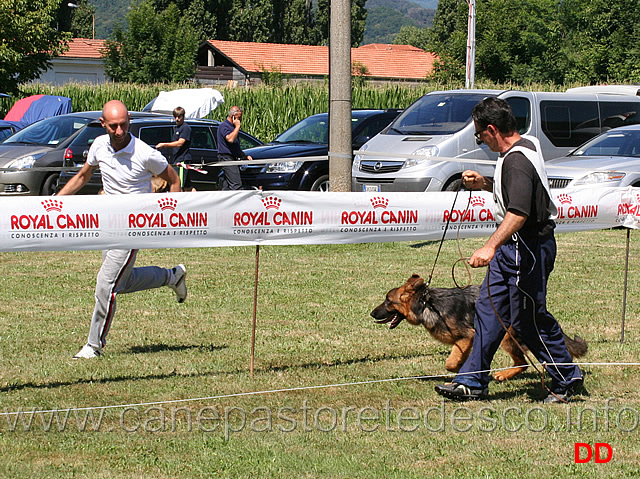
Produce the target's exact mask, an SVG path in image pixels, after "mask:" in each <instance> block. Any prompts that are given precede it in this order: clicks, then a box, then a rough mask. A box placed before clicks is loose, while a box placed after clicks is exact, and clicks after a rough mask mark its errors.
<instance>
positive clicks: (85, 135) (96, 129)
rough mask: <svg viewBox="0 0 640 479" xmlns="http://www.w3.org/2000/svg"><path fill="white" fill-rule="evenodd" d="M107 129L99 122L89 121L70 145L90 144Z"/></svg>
mask: <svg viewBox="0 0 640 479" xmlns="http://www.w3.org/2000/svg"><path fill="white" fill-rule="evenodd" d="M106 133H107V131H106V130H105V129H104V127H103V126H102V125H101V124H100V123H89V124H88V125H87V127H86V128H84V129H83V130H82V131H81V132H80V133H78V135H77V136H76V137H75V138H74V139H73V140H72V141H71V145H70V146H76V145H89V146H90V145H91V144H92V143H93V140H95V139H96V138H97V137H99V136H100V135H104V134H106Z"/></svg>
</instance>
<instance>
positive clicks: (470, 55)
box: [464, 0, 476, 88]
mask: <svg viewBox="0 0 640 479" xmlns="http://www.w3.org/2000/svg"><path fill="white" fill-rule="evenodd" d="M467 4H468V5H469V19H468V22H467V71H466V74H465V81H464V85H465V88H473V85H474V83H475V76H476V0H467Z"/></svg>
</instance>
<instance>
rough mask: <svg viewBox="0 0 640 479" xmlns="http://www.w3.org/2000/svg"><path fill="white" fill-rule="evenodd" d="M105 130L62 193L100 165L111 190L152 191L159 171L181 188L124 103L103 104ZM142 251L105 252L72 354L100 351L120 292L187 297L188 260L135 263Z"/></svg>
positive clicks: (75, 188) (110, 192)
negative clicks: (162, 290) (138, 133)
mask: <svg viewBox="0 0 640 479" xmlns="http://www.w3.org/2000/svg"><path fill="white" fill-rule="evenodd" d="M100 122H101V123H102V126H103V127H104V128H105V130H106V131H107V134H106V135H102V136H99V137H98V138H96V139H95V141H94V142H93V144H92V145H91V148H90V149H89V155H88V157H87V161H86V162H85V164H84V165H83V167H82V168H81V169H80V171H78V173H76V175H75V176H74V177H73V178H72V179H71V180H70V181H69V182H68V183H67V184H66V185H65V186H64V188H62V190H60V192H59V193H58V195H59V196H60V195H72V194H74V193H76V192H77V191H78V190H80V188H82V187H83V186H84V185H85V184H86V183H87V182H88V181H89V179H91V175H92V174H93V172H94V170H95V169H96V168H98V167H100V172H101V174H102V185H103V188H104V192H105V194H107V195H125V194H140V193H151V177H152V176H153V175H156V176H159V177H160V178H162V179H164V180H165V181H166V182H167V183H168V184H169V191H171V192H178V191H180V179H179V178H178V174H177V173H176V172H175V170H174V169H173V168H172V167H170V166H169V164H168V163H167V160H166V159H165V158H164V156H162V155H161V154H160V153H159V152H158V151H157V150H154V149H153V148H151V147H150V146H149V145H147V144H146V143H144V142H143V141H141V140H139V139H137V138H136V137H134V136H133V135H131V133H129V112H128V110H127V107H126V106H125V105H124V103H122V102H120V101H118V100H112V101H109V102H107V103H105V105H104V107H103V109H102V117H101V118H100ZM137 253H138V250H123V249H111V250H105V251H103V252H102V266H101V268H100V271H99V272H98V278H97V280H96V294H95V297H96V304H95V309H94V311H93V317H92V319H91V327H90V330H89V338H88V340H87V344H85V345H84V346H83V347H82V349H81V350H80V351H78V353H77V354H76V355H75V356H73V358H74V359H90V358H96V357H99V356H101V355H102V351H103V348H104V347H105V346H106V344H107V334H108V333H109V328H110V327H111V322H112V320H113V317H114V314H115V312H116V296H117V295H118V294H120V293H122V294H124V293H132V292H134V291H142V290H145V289H151V288H159V287H161V286H168V287H169V288H171V289H172V290H173V291H174V292H175V294H176V298H177V300H178V302H179V303H182V302H184V300H185V298H186V297H187V287H186V284H185V277H186V274H187V271H186V269H185V267H184V265H182V264H179V265H178V266H176V267H174V268H171V269H167V268H160V267H158V266H147V267H144V268H134V263H135V260H136V255H137Z"/></svg>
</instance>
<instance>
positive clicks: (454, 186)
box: [444, 178, 464, 192]
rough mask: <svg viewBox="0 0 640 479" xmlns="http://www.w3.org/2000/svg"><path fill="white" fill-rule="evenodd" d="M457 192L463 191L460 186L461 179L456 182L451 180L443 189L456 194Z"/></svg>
mask: <svg viewBox="0 0 640 479" xmlns="http://www.w3.org/2000/svg"><path fill="white" fill-rule="evenodd" d="M458 190H464V187H463V186H462V179H461V178H458V179H456V180H452V181H451V182H449V184H448V185H447V186H446V187H445V188H444V191H453V192H456V191H458Z"/></svg>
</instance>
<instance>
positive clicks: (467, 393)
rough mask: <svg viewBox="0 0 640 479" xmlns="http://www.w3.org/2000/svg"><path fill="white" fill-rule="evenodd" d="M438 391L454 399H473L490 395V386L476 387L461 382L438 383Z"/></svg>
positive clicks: (485, 397)
mask: <svg viewBox="0 0 640 479" xmlns="http://www.w3.org/2000/svg"><path fill="white" fill-rule="evenodd" d="M436 392H437V393H438V394H440V396H444V397H446V398H449V399H453V400H454V401H473V400H478V399H487V397H488V396H489V388H474V387H471V386H467V385H466V384H460V383H447V384H438V385H437V386H436Z"/></svg>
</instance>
